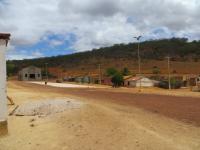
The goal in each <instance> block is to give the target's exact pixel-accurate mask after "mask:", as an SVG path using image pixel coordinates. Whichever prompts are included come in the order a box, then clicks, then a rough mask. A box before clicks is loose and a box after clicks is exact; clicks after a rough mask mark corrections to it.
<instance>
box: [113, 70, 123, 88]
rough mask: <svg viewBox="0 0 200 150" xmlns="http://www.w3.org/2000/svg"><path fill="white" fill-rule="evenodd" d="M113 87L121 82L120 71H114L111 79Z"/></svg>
mask: <svg viewBox="0 0 200 150" xmlns="http://www.w3.org/2000/svg"><path fill="white" fill-rule="evenodd" d="M111 81H112V83H113V86H114V87H119V86H121V85H122V84H123V82H124V79H123V76H122V75H121V74H120V73H116V74H115V75H114V76H113V77H112V79H111Z"/></svg>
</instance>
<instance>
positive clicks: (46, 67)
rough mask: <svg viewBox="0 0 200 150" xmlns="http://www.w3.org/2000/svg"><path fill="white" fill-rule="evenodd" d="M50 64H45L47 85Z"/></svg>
mask: <svg viewBox="0 0 200 150" xmlns="http://www.w3.org/2000/svg"><path fill="white" fill-rule="evenodd" d="M47 65H48V63H45V72H46V81H45V84H47V82H48V66H47Z"/></svg>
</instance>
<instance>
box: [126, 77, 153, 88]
mask: <svg viewBox="0 0 200 150" xmlns="http://www.w3.org/2000/svg"><path fill="white" fill-rule="evenodd" d="M140 84H141V87H153V86H154V85H155V84H156V81H154V80H151V79H149V78H146V77H130V78H127V79H125V80H124V86H126V87H140Z"/></svg>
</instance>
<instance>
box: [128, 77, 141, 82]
mask: <svg viewBox="0 0 200 150" xmlns="http://www.w3.org/2000/svg"><path fill="white" fill-rule="evenodd" d="M141 78H142V77H130V78H128V79H125V80H127V81H137V80H140V79H141Z"/></svg>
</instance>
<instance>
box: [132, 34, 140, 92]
mask: <svg viewBox="0 0 200 150" xmlns="http://www.w3.org/2000/svg"><path fill="white" fill-rule="evenodd" d="M134 38H135V39H137V41H138V48H137V54H138V75H139V77H140V80H139V81H140V88H139V92H141V87H142V84H141V57H140V39H141V38H142V36H138V37H134Z"/></svg>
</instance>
